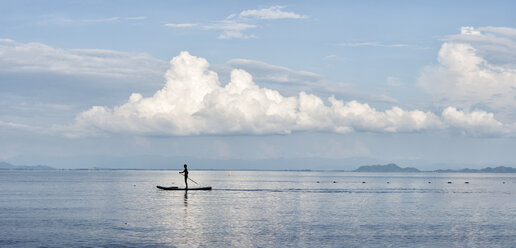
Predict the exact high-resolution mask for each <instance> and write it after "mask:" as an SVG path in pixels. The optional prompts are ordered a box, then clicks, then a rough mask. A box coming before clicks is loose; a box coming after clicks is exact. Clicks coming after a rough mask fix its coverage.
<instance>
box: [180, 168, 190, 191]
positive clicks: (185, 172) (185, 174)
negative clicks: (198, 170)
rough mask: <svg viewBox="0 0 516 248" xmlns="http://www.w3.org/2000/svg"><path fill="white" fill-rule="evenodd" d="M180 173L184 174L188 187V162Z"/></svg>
mask: <svg viewBox="0 0 516 248" xmlns="http://www.w3.org/2000/svg"><path fill="white" fill-rule="evenodd" d="M179 174H183V175H184V176H185V184H186V188H187V189H188V169H187V168H186V164H185V169H184V170H183V171H181V172H179Z"/></svg>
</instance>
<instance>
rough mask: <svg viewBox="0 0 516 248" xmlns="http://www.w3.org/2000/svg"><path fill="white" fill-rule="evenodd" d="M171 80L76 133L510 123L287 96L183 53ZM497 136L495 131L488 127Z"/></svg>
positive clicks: (475, 128) (72, 132)
mask: <svg viewBox="0 0 516 248" xmlns="http://www.w3.org/2000/svg"><path fill="white" fill-rule="evenodd" d="M165 79H166V84H165V85H164V87H163V88H162V89H161V90H159V91H157V92H156V93H155V94H154V95H153V96H150V97H143V96H142V95H141V94H139V93H133V94H132V95H131V96H130V97H129V100H128V101H127V102H126V103H125V104H122V105H120V106H115V107H113V108H110V107H106V106H94V107H92V108H91V109H89V110H87V111H85V112H83V113H81V114H79V115H78V116H77V117H76V120H75V123H74V124H73V125H71V126H68V127H66V133H67V135H68V136H72V137H76V136H87V135H100V134H105V133H122V134H139V135H178V136H182V135H202V134H208V135H227V134H229V135H231V134H252V135H262V134H289V133H292V132H298V131H324V132H335V133H348V132H355V131H366V132H388V133H393V132H418V131H425V130H436V129H437V130H438V129H445V128H449V127H452V128H456V129H459V130H465V131H464V133H466V134H474V135H484V134H485V133H484V130H499V129H500V128H503V124H502V123H500V122H498V121H497V120H495V119H494V115H493V114H491V113H487V112H484V111H473V112H463V111H460V110H457V109H455V108H447V109H445V110H444V111H443V113H442V114H441V116H438V115H436V114H434V113H431V112H425V111H421V110H403V109H401V108H399V107H392V108H390V109H387V110H385V111H379V110H376V109H375V108H373V107H371V106H369V105H368V104H365V103H359V102H357V101H349V102H344V101H342V100H338V99H336V98H335V97H333V96H332V97H329V98H328V99H327V103H325V102H324V101H323V100H322V99H321V98H319V97H317V96H316V95H313V94H307V93H305V92H300V93H299V94H298V95H296V96H291V97H285V96H283V95H281V94H280V93H279V92H278V91H275V90H272V89H267V88H262V87H259V86H258V85H257V84H256V83H255V82H254V81H253V78H252V76H251V75H250V74H249V73H247V72H246V71H244V70H241V69H234V70H233V71H232V72H231V79H230V82H229V83H228V84H226V85H225V86H222V85H221V83H220V82H219V80H218V75H217V73H215V72H214V71H211V70H209V63H208V61H206V60H205V59H203V58H199V57H195V56H192V55H190V54H189V53H188V52H181V53H180V54H179V56H177V57H175V58H173V59H172V60H171V61H170V69H169V70H168V71H167V72H166V74H165ZM487 135H492V132H489V133H487Z"/></svg>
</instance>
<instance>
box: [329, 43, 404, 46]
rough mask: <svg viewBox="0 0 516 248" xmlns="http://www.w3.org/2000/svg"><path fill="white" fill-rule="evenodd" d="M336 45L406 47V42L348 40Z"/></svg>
mask: <svg viewBox="0 0 516 248" xmlns="http://www.w3.org/2000/svg"><path fill="white" fill-rule="evenodd" d="M337 46H341V47H407V46H408V45H407V44H399V43H395V44H386V43H381V42H349V43H338V44H337Z"/></svg>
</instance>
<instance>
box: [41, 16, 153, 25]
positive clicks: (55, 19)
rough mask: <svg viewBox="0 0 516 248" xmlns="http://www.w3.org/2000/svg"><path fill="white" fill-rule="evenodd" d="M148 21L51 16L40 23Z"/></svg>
mask: <svg viewBox="0 0 516 248" xmlns="http://www.w3.org/2000/svg"><path fill="white" fill-rule="evenodd" d="M145 19H147V17H145V16H127V17H120V16H111V17H101V18H87V19H76V18H69V17H56V16H51V17H49V18H46V19H45V20H43V21H40V23H41V24H100V23H110V22H124V21H142V20H145Z"/></svg>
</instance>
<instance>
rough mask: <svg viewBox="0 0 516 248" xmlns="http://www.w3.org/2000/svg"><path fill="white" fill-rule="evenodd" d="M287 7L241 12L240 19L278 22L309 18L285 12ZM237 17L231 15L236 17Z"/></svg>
mask: <svg viewBox="0 0 516 248" xmlns="http://www.w3.org/2000/svg"><path fill="white" fill-rule="evenodd" d="M284 8H285V6H277V5H276V6H271V7H269V8H263V9H250V10H244V11H242V12H240V14H239V15H238V17H239V18H256V19H263V20H277V19H303V18H307V16H304V15H300V14H297V13H294V12H287V11H283V10H282V9H284ZM234 16H236V15H231V16H230V17H234Z"/></svg>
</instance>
